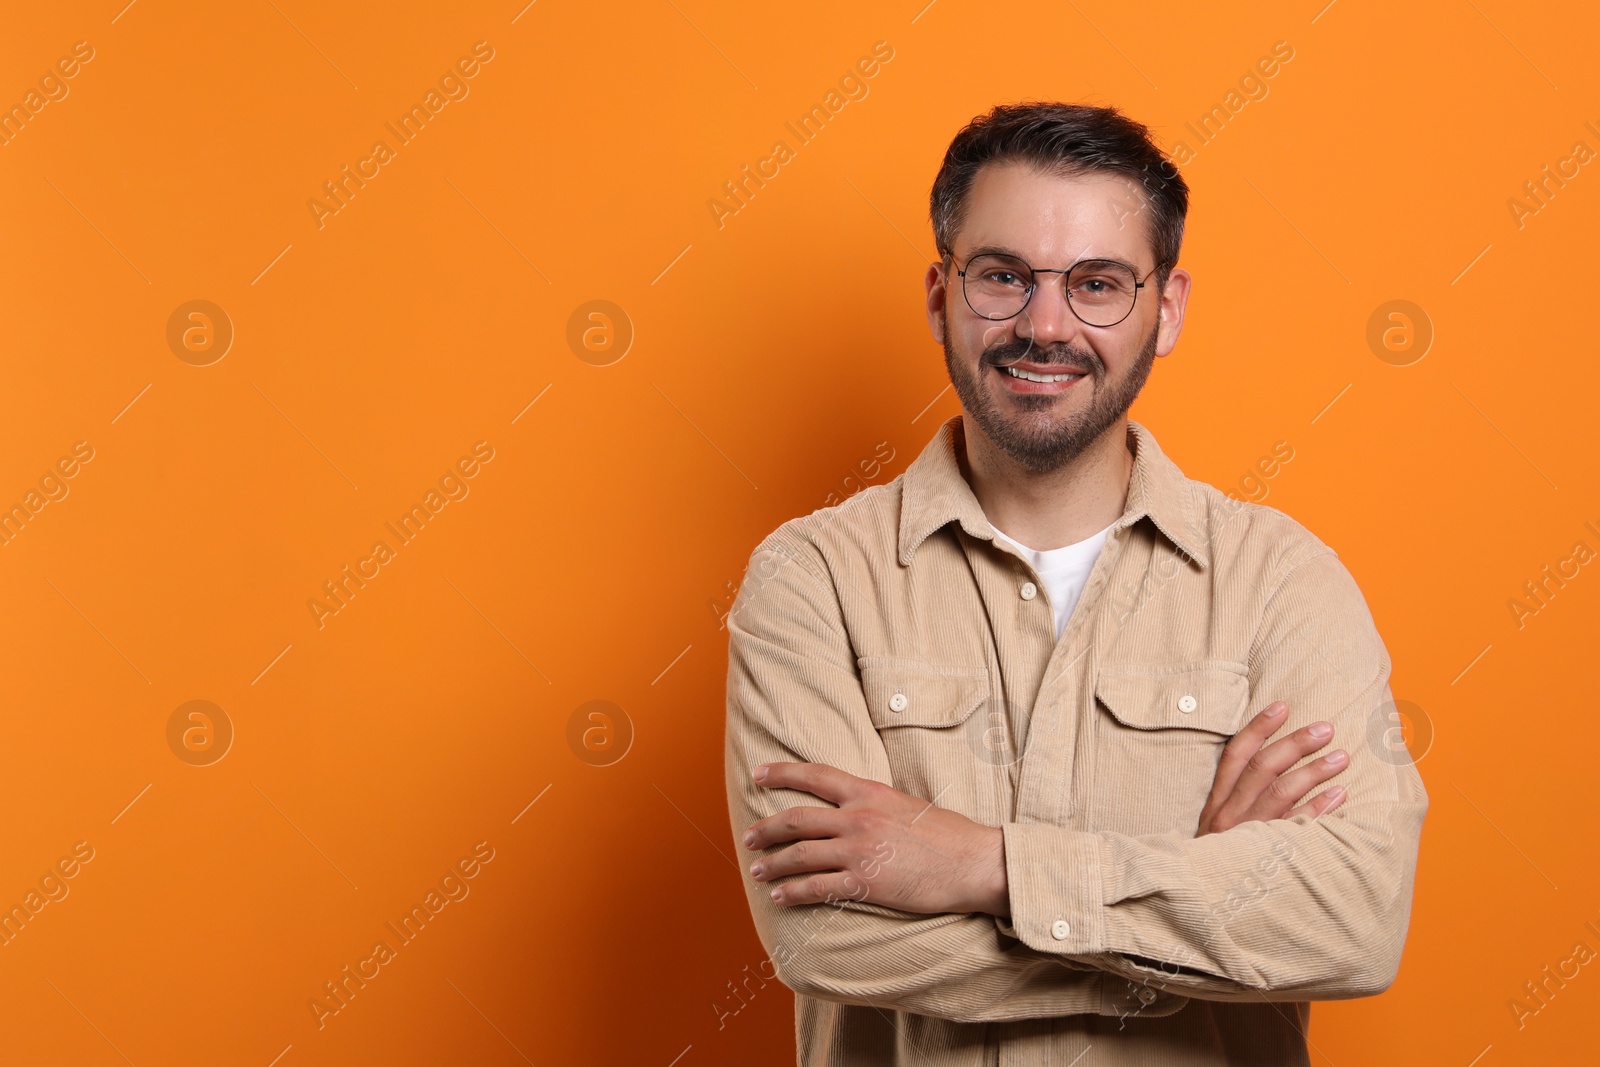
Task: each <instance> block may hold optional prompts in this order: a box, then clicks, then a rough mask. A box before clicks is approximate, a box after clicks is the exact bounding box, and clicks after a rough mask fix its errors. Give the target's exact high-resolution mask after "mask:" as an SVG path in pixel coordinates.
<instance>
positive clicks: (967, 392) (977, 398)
mask: <svg viewBox="0 0 1600 1067" xmlns="http://www.w3.org/2000/svg"><path fill="white" fill-rule="evenodd" d="M1160 329H1161V323H1160V320H1159V319H1158V320H1157V321H1156V324H1155V325H1154V326H1153V327H1152V328H1151V330H1150V336H1149V337H1147V338H1145V342H1144V345H1143V347H1142V348H1141V349H1140V350H1139V355H1138V357H1137V358H1136V359H1135V360H1134V362H1133V365H1132V366H1130V367H1129V368H1128V369H1127V370H1126V371H1124V372H1123V374H1122V375H1121V376H1120V377H1119V378H1117V379H1116V380H1115V381H1111V380H1109V379H1108V378H1107V375H1106V365H1105V363H1104V362H1103V361H1102V360H1101V359H1100V357H1099V356H1097V355H1096V354H1095V353H1093V352H1091V351H1090V350H1089V349H1087V348H1084V349H1076V348H1072V347H1070V346H1068V345H1067V344H1066V343H1065V342H1063V343H1061V344H1058V345H1053V346H1051V347H1050V348H1037V349H1036V348H1034V346H1033V342H1032V341H1030V340H1029V339H1027V338H1024V337H1013V338H1011V339H1010V340H1009V341H1004V342H1002V343H1000V344H997V345H995V346H993V347H992V348H989V349H987V350H986V351H985V352H984V353H983V355H982V357H981V358H980V359H979V361H978V363H979V366H978V369H977V370H974V369H973V368H972V366H971V365H970V364H969V363H968V362H967V361H966V360H964V359H960V358H958V357H957V355H956V353H955V350H954V349H953V348H952V347H951V344H950V321H949V319H948V318H946V319H945V325H944V337H943V341H944V362H945V369H946V370H947V371H948V372H949V374H950V384H951V385H953V386H955V390H956V396H958V397H960V398H961V406H962V408H963V409H965V411H966V413H967V414H968V415H969V416H971V417H972V420H973V421H974V422H976V423H977V424H978V428H979V429H981V430H982V431H983V432H984V434H986V435H987V436H988V438H989V439H990V440H991V441H993V442H994V444H995V447H997V448H999V449H1000V451H1001V452H1003V453H1005V454H1006V455H1007V456H1009V457H1010V458H1011V459H1012V460H1013V461H1014V462H1016V463H1017V464H1018V465H1020V466H1022V467H1023V468H1025V469H1027V470H1030V471H1034V472H1035V473H1043V472H1046V471H1052V470H1056V469H1058V468H1060V467H1062V466H1064V465H1066V464H1067V463H1070V462H1071V461H1072V460H1073V459H1075V458H1077V457H1078V456H1079V455H1081V454H1082V453H1083V451H1084V450H1085V449H1086V448H1088V447H1089V446H1090V445H1091V444H1093V443H1094V442H1095V441H1096V440H1098V439H1099V438H1100V436H1101V435H1102V434H1104V433H1105V432H1106V431H1107V430H1109V429H1110V428H1111V427H1112V426H1114V425H1116V423H1117V422H1118V420H1120V419H1122V418H1123V417H1124V416H1125V415H1127V413H1128V409H1129V408H1130V407H1132V406H1133V402H1134V400H1135V399H1137V398H1138V396H1139V392H1140V390H1142V389H1143V388H1144V383H1145V381H1146V380H1147V379H1148V378H1149V377H1150V368H1151V366H1152V365H1153V364H1154V363H1155V359H1156V340H1157V337H1158V336H1159V333H1160ZM1023 358H1027V360H1028V362H1030V363H1039V364H1060V365H1065V366H1076V367H1082V368H1084V369H1086V370H1087V371H1088V372H1089V373H1088V374H1087V375H1086V376H1085V377H1084V378H1080V379H1079V380H1078V383H1077V384H1076V385H1074V386H1073V388H1074V389H1078V390H1081V389H1082V388H1083V382H1084V381H1085V380H1087V381H1089V382H1090V384H1091V385H1093V386H1094V390H1093V392H1092V393H1091V394H1090V397H1089V406H1088V408H1087V409H1086V410H1082V411H1075V412H1070V413H1065V412H1062V413H1058V411H1057V409H1058V408H1064V407H1065V406H1066V405H1068V404H1071V403H1073V402H1074V401H1073V400H1071V399H1069V398H1068V397H1069V396H1070V390H1069V393H1068V394H1066V395H1063V394H1057V395H1054V396H1046V395H1041V394H1032V395H1028V394H1015V393H1012V394H1008V395H1006V396H1004V397H1000V396H998V395H997V394H998V393H999V391H1000V390H1001V388H1002V386H1001V385H1000V384H999V383H997V382H992V383H989V384H984V382H983V381H982V376H983V374H984V372H985V370H987V371H988V372H989V373H990V374H1005V373H1006V371H1005V370H1003V369H1001V368H1002V367H1003V366H1004V365H1005V364H1009V363H1014V362H1017V361H1019V360H1021V359H1023ZM1002 408H1006V409H1013V408H1017V409H1021V413H1020V414H1013V413H1012V412H1011V411H1010V410H1005V411H1003V410H1002Z"/></svg>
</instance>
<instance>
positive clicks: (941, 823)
mask: <svg viewBox="0 0 1600 1067" xmlns="http://www.w3.org/2000/svg"><path fill="white" fill-rule="evenodd" d="M763 769H764V770H765V772H766V773H765V776H763V775H762V771H763ZM755 780H756V782H757V783H758V784H759V785H761V786H763V787H765V788H768V789H799V790H801V791H803V792H806V793H811V794H814V795H815V796H818V797H821V798H822V799H823V800H826V801H829V802H830V803H832V804H835V805H837V806H836V807H832V808H823V807H816V806H807V805H802V806H797V807H792V808H787V809H785V810H784V811H780V812H778V813H776V814H774V815H769V816H767V817H766V818H765V819H761V820H759V821H757V822H755V823H753V824H751V826H750V828H749V830H748V831H747V832H746V833H745V836H744V843H745V847H746V848H749V849H752V850H759V849H764V848H770V847H772V846H773V845H779V844H783V843H784V842H786V841H793V842H794V844H792V845H790V846H789V847H788V848H785V849H783V850H781V851H779V852H775V853H773V854H772V855H770V856H766V857H763V858H762V859H760V860H757V861H756V862H755V864H753V865H752V866H751V869H750V871H751V875H752V876H753V877H754V878H755V879H756V881H758V882H766V881H772V880H774V879H778V878H783V877H785V876H788V875H792V874H799V873H802V872H817V873H815V874H813V875H812V876H811V877H809V878H796V879H792V880H791V881H789V882H787V883H785V884H784V885H781V886H777V887H775V888H774V889H773V891H772V899H773V900H775V901H777V902H778V903H779V904H783V905H792V904H816V903H821V902H823V901H827V900H831V899H837V898H841V897H843V898H849V899H851V900H865V901H869V902H871V903H873V904H882V905H883V906H885V907H889V908H898V909H899V910H901V911H909V912H915V913H918V914H924V915H939V914H944V913H948V912H954V913H972V912H980V913H983V914H987V915H999V916H1002V917H1006V916H1009V915H1010V914H1011V903H1010V897H1009V893H1008V888H1007V884H1006V865H1005V843H1004V836H1003V834H1002V833H1001V831H1000V830H999V828H997V827H993V826H984V825H982V824H981V823H976V822H973V821H972V820H971V819H969V818H967V817H966V816H965V815H962V814H960V813H958V812H954V811H949V810H947V809H945V808H940V807H935V806H934V804H933V803H932V802H931V801H927V800H923V799H921V798H920V797H914V796H911V795H909V794H907V793H902V792H900V791H899V790H898V789H895V788H893V787H892V786H887V785H884V784H883V783H882V782H875V781H872V780H871V779H868V778H858V777H856V776H855V775H853V774H849V773H847V772H845V771H841V770H839V769H838V768H837V767H830V766H828V765H827V764H825V763H764V764H761V765H759V766H757V767H756V768H755Z"/></svg>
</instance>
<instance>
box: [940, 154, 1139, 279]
mask: <svg viewBox="0 0 1600 1067" xmlns="http://www.w3.org/2000/svg"><path fill="white" fill-rule="evenodd" d="M1148 217H1149V210H1148V201H1147V200H1146V199H1145V195H1144V190H1142V189H1140V188H1139V185H1138V183H1137V182H1135V181H1134V180H1133V179H1131V178H1128V177H1125V176H1123V175H1120V174H1109V173H1106V172H1103V171H1097V172H1091V173H1088V174H1075V175H1062V174H1054V173H1050V172H1047V171H1040V170H1038V169H1037V168H1035V167H1033V166H1031V165H1029V164H1026V163H1015V162H1004V163H989V164H986V165H984V167H983V168H982V169H981V170H979V171H978V176H977V178H976V179H974V180H973V183H972V188H971V190H970V191H969V192H968V195H967V204H966V218H965V219H964V220H963V222H962V225H961V232H960V233H959V234H958V235H957V236H956V239H955V246H956V252H957V254H958V255H965V254H968V250H969V249H974V248H982V247H998V248H1008V249H1010V250H1012V251H1013V252H1016V253H1017V254H1018V255H1021V256H1022V257H1023V258H1024V259H1026V260H1028V262H1030V263H1033V264H1035V265H1036V266H1041V267H1042V266H1046V265H1049V266H1053V267H1064V266H1066V265H1068V264H1069V263H1074V262H1076V261H1078V260H1080V259H1085V258H1098V257H1104V258H1109V259H1120V260H1122V261H1123V262H1125V263H1129V264H1132V265H1133V266H1134V267H1136V268H1139V269H1141V270H1144V269H1147V268H1149V267H1150V266H1152V265H1153V264H1152V261H1153V260H1154V258H1155V256H1154V253H1153V252H1152V251H1151V247H1150V240H1149V226H1148Z"/></svg>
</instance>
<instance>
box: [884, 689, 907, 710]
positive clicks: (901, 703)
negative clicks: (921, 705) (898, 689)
mask: <svg viewBox="0 0 1600 1067" xmlns="http://www.w3.org/2000/svg"><path fill="white" fill-rule="evenodd" d="M910 703H911V701H909V700H907V699H906V695H905V694H904V693H896V694H895V695H894V696H892V697H890V698H889V710H890V711H905V710H906V706H907V705H908V704H910Z"/></svg>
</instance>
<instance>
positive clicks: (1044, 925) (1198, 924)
mask: <svg viewBox="0 0 1600 1067" xmlns="http://www.w3.org/2000/svg"><path fill="white" fill-rule="evenodd" d="M1319 547H1320V549H1321V551H1320V552H1319V553H1318V554H1316V555H1313V556H1311V557H1310V558H1308V559H1305V560H1304V561H1303V562H1300V563H1298V564H1296V565H1294V566H1293V567H1292V569H1291V570H1290V572H1289V574H1288V575H1287V577H1286V578H1285V579H1284V580H1283V581H1282V582H1281V583H1280V585H1279V588H1278V589H1277V591H1276V592H1275V593H1274V594H1273V595H1272V596H1271V598H1270V599H1269V601H1268V604H1267V607H1266V613H1265V618H1264V620H1263V622H1262V625H1261V628H1260V630H1259V632H1258V635H1257V637H1256V640H1255V643H1254V647H1253V649H1252V651H1251V657H1250V659H1251V662H1250V664H1249V669H1250V689H1251V692H1252V694H1254V695H1255V697H1256V698H1257V703H1260V702H1261V701H1264V700H1268V699H1270V700H1285V701H1287V702H1288V704H1289V712H1290V717H1289V720H1288V721H1287V722H1286V723H1285V725H1284V727H1282V728H1281V729H1280V730H1279V731H1278V736H1282V735H1284V734H1287V733H1288V732H1289V731H1291V730H1293V729H1298V728H1299V727H1300V726H1303V725H1306V724H1307V723H1310V722H1313V721H1315V720H1317V719H1325V720H1327V721H1328V722H1330V723H1332V724H1333V737H1332V739H1331V740H1330V741H1329V743H1328V745H1326V746H1324V748H1323V749H1321V750H1320V751H1319V752H1316V753H1313V754H1311V755H1309V756H1307V757H1305V758H1304V759H1303V760H1301V761H1300V764H1297V766H1299V765H1303V764H1304V763H1307V762H1310V761H1311V760H1313V759H1319V758H1321V756H1322V755H1323V754H1325V753H1327V752H1328V751H1331V750H1332V749H1333V748H1344V749H1345V750H1346V751H1347V752H1349V754H1350V762H1349V764H1348V765H1347V766H1346V767H1345V769H1344V770H1343V771H1341V772H1339V774H1337V775H1335V776H1334V777H1333V778H1330V779H1329V780H1328V781H1326V782H1324V783H1323V784H1322V785H1321V786H1319V787H1318V788H1317V789H1316V790H1314V791H1313V794H1312V795H1315V794H1316V793H1320V792H1321V791H1322V790H1323V789H1327V788H1329V787H1331V786H1333V785H1335V784H1339V785H1343V786H1344V787H1345V789H1346V791H1347V792H1348V794H1349V795H1348V796H1347V797H1346V799H1345V801H1344V803H1343V804H1342V805H1340V806H1339V807H1338V808H1336V809H1334V810H1333V811H1332V812H1329V813H1327V814H1325V815H1322V816H1321V817H1318V818H1313V817H1311V816H1308V815H1299V816H1296V817H1295V818H1293V819H1274V820H1271V821H1269V822H1250V823H1243V824H1241V825H1239V826H1235V827H1233V828H1231V829H1229V830H1226V831H1223V832H1221V833H1215V834H1208V835H1206V836H1204V837H1200V838H1195V837H1192V836H1185V835H1182V834H1179V833H1177V832H1171V833H1164V834H1150V835H1141V836H1128V835H1124V834H1118V833H1113V832H1108V831H1079V830H1066V829H1063V828H1061V827H1055V826H1048V825H1035V824H1007V825H1006V826H1005V827H1003V832H1004V834H1005V853H1006V873H1007V878H1008V881H1009V886H1010V900H1011V909H1012V913H1011V917H1010V919H1009V920H997V921H996V922H997V927H998V928H999V929H1000V930H1001V931H1002V932H1004V933H1007V934H1010V935H1011V936H1015V937H1018V938H1020V939H1021V940H1022V941H1023V943H1025V944H1027V945H1029V946H1031V947H1033V948H1036V949H1038V950H1040V951H1041V952H1054V953H1057V954H1059V955H1061V956H1062V957H1063V958H1066V959H1073V960H1077V961H1080V962H1085V963H1090V964H1093V965H1094V966H1097V967H1103V968H1105V969H1107V970H1109V971H1111V972H1114V973H1116V974H1120V975H1123V976H1124V977H1126V978H1128V979H1130V980H1133V981H1137V982H1145V983H1148V984H1149V985H1150V987H1151V988H1153V989H1157V990H1165V991H1173V992H1177V993H1181V994H1182V995H1184V996H1188V997H1194V998H1198V999H1201V1000H1219V1001H1223V1000H1257V1001H1259V1000H1262V999H1266V1000H1310V999H1320V1000H1336V999H1343V998H1350V997H1362V996H1372V995H1374V994H1377V993H1380V992H1382V991H1383V990H1384V989H1386V988H1388V987H1389V985H1390V984H1391V983H1392V982H1393V981H1394V978H1395V975H1396V973H1397V971H1398V969H1399V966H1400V955H1401V950H1402V948H1403V946H1404V943H1405V937H1406V928H1407V925H1408V923H1409V921H1410V912H1411V894H1412V885H1413V879H1414V877H1415V873H1416V863H1417V850H1418V843H1419V837H1420V834H1421V831H1422V821H1423V816H1424V814H1425V813H1426V811H1427V806H1428V797H1427V793H1426V792H1425V790H1424V789H1423V784H1422V779H1421V776H1420V775H1419V774H1418V773H1417V770H1416V767H1415V766H1414V765H1413V764H1412V762H1411V760H1410V759H1409V758H1408V757H1407V754H1406V752H1405V750H1404V749H1403V748H1402V749H1401V750H1400V751H1399V752H1398V753H1396V752H1393V751H1392V750H1390V749H1389V748H1387V747H1384V746H1380V745H1377V744H1373V743H1369V738H1372V737H1373V736H1374V734H1373V733H1372V732H1371V731H1372V730H1373V729H1374V724H1375V722H1376V723H1377V724H1378V734H1380V735H1381V734H1382V732H1383V729H1384V728H1386V727H1387V726H1388V723H1389V721H1390V720H1389V712H1390V710H1391V708H1392V705H1389V706H1387V707H1386V704H1387V702H1389V701H1391V700H1392V697H1391V694H1390V690H1389V673H1390V662H1389V656H1388V653H1387V651H1386V650H1385V648H1384V646H1383V642H1382V640H1381V639H1380V638H1379V636H1378V633H1377V629H1376V627H1375V625H1374V624H1373V621H1372V616H1371V614H1370V613H1369V611H1368V609H1367V604H1366V601H1365V599H1364V598H1363V597H1362V595H1361V591H1360V588H1359V587H1358V586H1357V585H1356V583H1355V580H1354V579H1353V578H1352V577H1351V576H1350V573H1349V572H1348V571H1347V570H1346V569H1345V567H1344V565H1343V564H1342V563H1341V562H1340V561H1339V559H1338V557H1337V555H1335V554H1334V553H1333V551H1332V550H1331V549H1328V548H1327V547H1326V546H1319Z"/></svg>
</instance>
